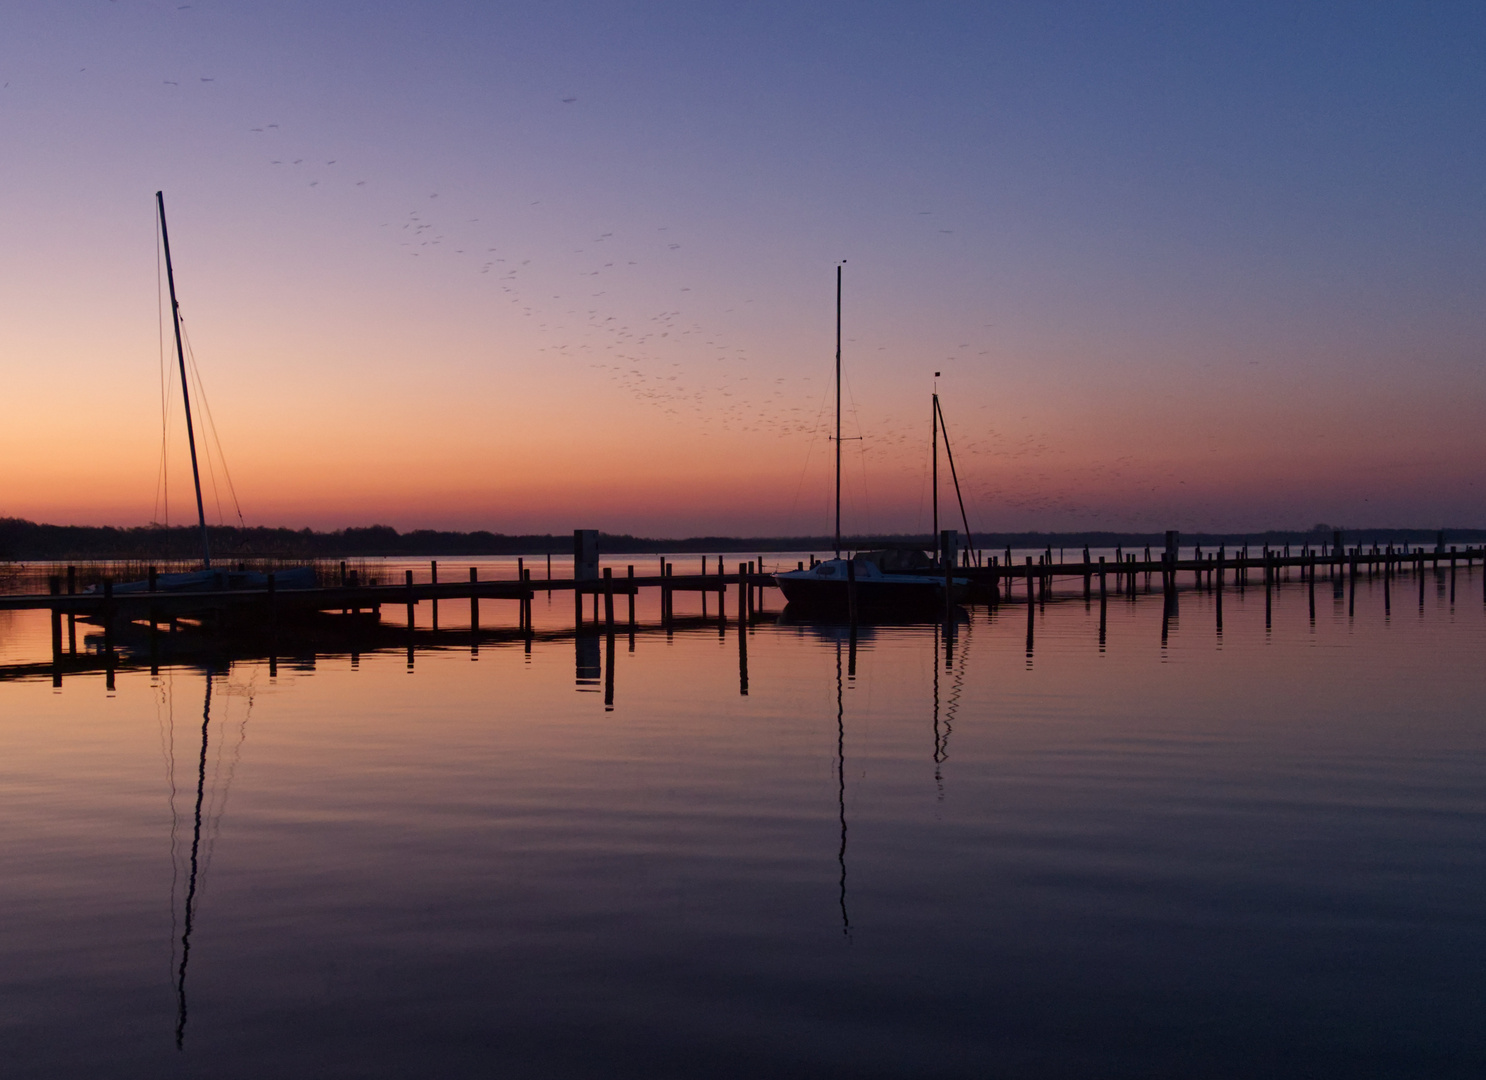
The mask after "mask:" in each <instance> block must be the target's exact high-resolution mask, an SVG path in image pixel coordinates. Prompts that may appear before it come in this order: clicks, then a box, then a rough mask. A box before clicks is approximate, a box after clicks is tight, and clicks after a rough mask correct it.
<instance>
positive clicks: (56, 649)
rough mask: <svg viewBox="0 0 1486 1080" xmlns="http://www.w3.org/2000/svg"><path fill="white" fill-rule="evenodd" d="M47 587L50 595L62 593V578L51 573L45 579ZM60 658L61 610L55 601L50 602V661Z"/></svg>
mask: <svg viewBox="0 0 1486 1080" xmlns="http://www.w3.org/2000/svg"><path fill="white" fill-rule="evenodd" d="M47 589H48V590H49V591H50V593H51V595H52V596H60V595H62V579H61V578H60V577H58V576H57V575H55V574H53V575H52V576H51V577H49V578H48V579H47ZM61 658H62V612H61V610H60V609H59V608H58V607H57V605H56V602H55V601H53V603H52V662H53V663H56V662H57V661H58V660H60V659H61Z"/></svg>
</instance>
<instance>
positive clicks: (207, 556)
mask: <svg viewBox="0 0 1486 1080" xmlns="http://www.w3.org/2000/svg"><path fill="white" fill-rule="evenodd" d="M155 202H156V204H157V205H158V206H159V209H160V241H161V243H163V244H164V245H165V280H166V281H168V282H169V283H170V318H171V325H172V326H174V327H175V358H176V361H177V362H178V363H179V364H180V368H181V400H182V401H183V402H184V403H185V406H186V439H187V441H188V442H189V443H190V444H191V480H192V482H193V483H194V484H195V485H196V520H197V521H198V522H199V523H200V525H201V562H202V567H203V569H206V570H210V569H211V568H212V552H211V545H210V544H209V543H208V541H207V534H206V507H205V505H204V504H203V503H202V501H201V470H200V469H199V468H198V467H197V464H196V432H195V430H194V429H193V428H192V426H191V391H190V388H189V387H188V385H187V381H186V350H185V349H184V348H183V347H182V345H181V306H180V304H179V303H178V302H177V301H176V298H175V270H174V269H173V268H172V266H171V263H170V232H169V230H168V229H166V227H165V193H164V192H163V191H157V192H155ZM837 334H838V336H839V334H840V330H839V320H838V329H837ZM839 350H840V346H839V345H838V346H837V361H836V362H837V370H838V371H839V369H840V351H839ZM837 396H838V397H839V396H840V391H839V390H838V391H837ZM838 415H839V405H838ZM837 484H838V485H839V484H840V458H839V453H838V457H837ZM838 514H839V510H838Z"/></svg>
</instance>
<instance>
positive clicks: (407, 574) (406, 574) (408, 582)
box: [268, 570, 414, 631]
mask: <svg viewBox="0 0 1486 1080" xmlns="http://www.w3.org/2000/svg"><path fill="white" fill-rule="evenodd" d="M268 582H269V584H268V595H269V598H270V600H271V599H272V597H273V575H272V574H270V575H269V576H268ZM403 584H404V586H405V587H406V589H407V594H408V629H409V630H410V631H411V630H412V629H413V622H414V620H413V572H412V571H411V570H404V571H403Z"/></svg>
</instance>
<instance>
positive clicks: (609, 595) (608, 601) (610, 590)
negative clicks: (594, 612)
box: [604, 566, 614, 704]
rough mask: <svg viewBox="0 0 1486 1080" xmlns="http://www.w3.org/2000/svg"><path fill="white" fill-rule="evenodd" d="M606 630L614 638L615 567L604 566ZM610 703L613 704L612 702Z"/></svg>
mask: <svg viewBox="0 0 1486 1080" xmlns="http://www.w3.org/2000/svg"><path fill="white" fill-rule="evenodd" d="M604 632H605V633H607V634H608V635H609V638H610V640H613V638H614V572H613V567H610V566H606V567H604ZM610 704H613V703H612V702H610Z"/></svg>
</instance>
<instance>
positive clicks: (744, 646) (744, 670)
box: [738, 563, 748, 697]
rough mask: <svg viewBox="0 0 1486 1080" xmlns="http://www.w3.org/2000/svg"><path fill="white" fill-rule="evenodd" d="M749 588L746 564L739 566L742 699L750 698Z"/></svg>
mask: <svg viewBox="0 0 1486 1080" xmlns="http://www.w3.org/2000/svg"><path fill="white" fill-rule="evenodd" d="M747 587H748V568H747V566H746V564H744V563H739V564H738V693H739V695H740V696H742V697H747V696H748V627H747V625H745V624H746V621H747V620H746V618H745V613H746V612H747V611H748V598H747V596H746V595H745V594H744V590H745V589H746V588H747Z"/></svg>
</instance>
